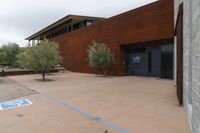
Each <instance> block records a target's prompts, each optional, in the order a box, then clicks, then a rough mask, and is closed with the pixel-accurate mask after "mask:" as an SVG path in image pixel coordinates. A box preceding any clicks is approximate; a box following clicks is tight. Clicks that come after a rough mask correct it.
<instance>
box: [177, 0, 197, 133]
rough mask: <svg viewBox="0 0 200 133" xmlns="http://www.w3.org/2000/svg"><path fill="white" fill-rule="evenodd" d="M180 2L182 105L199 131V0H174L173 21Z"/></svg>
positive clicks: (193, 127) (192, 124)
mask: <svg viewBox="0 0 200 133" xmlns="http://www.w3.org/2000/svg"><path fill="white" fill-rule="evenodd" d="M181 3H183V6H184V9H183V10H184V13H183V21H184V22H183V32H184V33H183V39H184V40H183V54H184V55H183V58H184V59H183V64H184V70H183V71H184V72H183V73H184V74H183V82H184V83H183V88H184V91H183V92H184V107H185V110H186V112H187V115H188V121H189V124H190V126H191V129H192V132H193V133H200V0H174V11H175V13H174V17H175V19H174V20H175V23H176V18H177V13H178V8H179V4H181ZM175 43H176V39H175ZM175 49H176V47H175Z"/></svg>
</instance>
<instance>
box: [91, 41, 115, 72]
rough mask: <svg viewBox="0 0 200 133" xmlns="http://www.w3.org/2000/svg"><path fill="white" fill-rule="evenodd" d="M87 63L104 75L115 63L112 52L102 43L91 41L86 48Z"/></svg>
mask: <svg viewBox="0 0 200 133" xmlns="http://www.w3.org/2000/svg"><path fill="white" fill-rule="evenodd" d="M88 59H89V65H90V66H91V67H93V68H95V69H98V70H100V72H102V73H103V74H104V76H106V75H108V74H109V72H110V70H111V66H112V65H114V64H115V58H114V54H113V53H111V51H110V49H109V48H108V47H107V46H106V44H104V43H96V42H95V41H94V42H93V45H91V46H89V49H88Z"/></svg>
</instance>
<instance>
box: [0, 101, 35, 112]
mask: <svg viewBox="0 0 200 133" xmlns="http://www.w3.org/2000/svg"><path fill="white" fill-rule="evenodd" d="M30 104H32V102H31V101H29V100H28V99H20V100H15V101H8V102H2V103H0V110H7V109H14V108H18V107H22V106H27V105H30Z"/></svg>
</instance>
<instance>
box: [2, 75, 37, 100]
mask: <svg viewBox="0 0 200 133" xmlns="http://www.w3.org/2000/svg"><path fill="white" fill-rule="evenodd" d="M36 93H37V92H36V91H34V90H32V89H30V88H28V87H25V86H23V85H21V84H19V83H18V82H16V81H14V80H12V79H10V78H7V77H5V78H2V77H0V102H3V101H8V100H12V99H16V98H20V97H24V96H28V95H32V94H36Z"/></svg>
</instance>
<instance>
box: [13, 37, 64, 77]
mask: <svg viewBox="0 0 200 133" xmlns="http://www.w3.org/2000/svg"><path fill="white" fill-rule="evenodd" d="M17 57H18V62H19V63H20V65H21V66H22V67H25V68H27V69H30V70H33V71H35V72H36V73H40V74H42V79H43V81H44V80H45V75H46V73H49V72H50V70H51V69H52V68H53V67H55V65H57V64H58V63H61V60H62V58H61V56H60V53H59V45H58V44H57V43H55V42H51V41H49V40H44V41H41V42H40V43H38V44H37V45H35V46H32V47H28V48H27V49H26V50H25V51H24V52H22V53H20V54H19V55H18V56H17Z"/></svg>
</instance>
